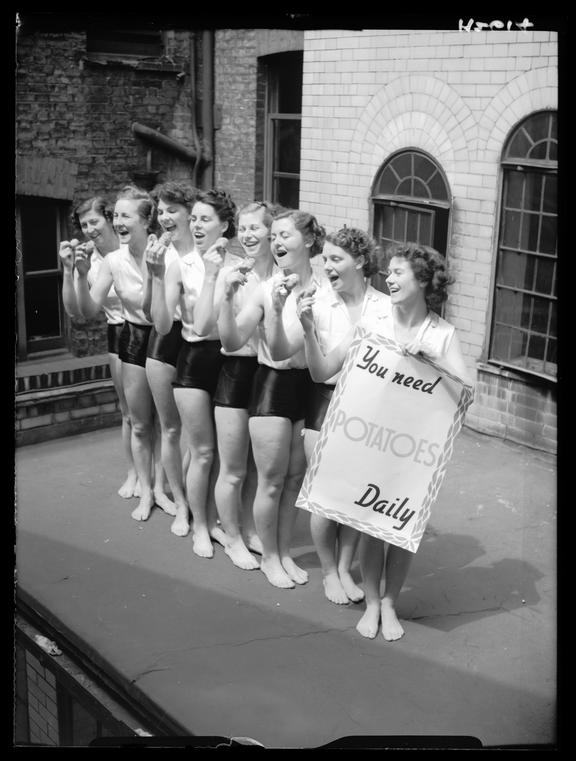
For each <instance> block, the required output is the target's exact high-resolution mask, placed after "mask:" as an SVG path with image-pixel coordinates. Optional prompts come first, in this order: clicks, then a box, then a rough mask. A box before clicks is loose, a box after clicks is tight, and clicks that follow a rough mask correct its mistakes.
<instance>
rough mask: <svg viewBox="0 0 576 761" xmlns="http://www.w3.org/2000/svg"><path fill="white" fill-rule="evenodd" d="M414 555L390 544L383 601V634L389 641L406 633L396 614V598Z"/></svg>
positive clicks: (387, 553)
mask: <svg viewBox="0 0 576 761" xmlns="http://www.w3.org/2000/svg"><path fill="white" fill-rule="evenodd" d="M413 556H414V553H413V552H410V551H409V550H405V549H403V548H402V547H397V546H396V545H394V544H389V545H388V550H387V552H386V570H385V571H384V597H383V598H382V602H381V615H382V636H383V637H384V639H385V640H387V641H388V642H393V641H394V640H396V639H400V637H402V635H403V634H404V629H403V627H402V624H401V623H400V621H399V620H398V616H397V615H396V600H397V599H398V595H399V594H400V590H401V589H402V587H403V586H404V582H405V581H406V576H407V575H408V571H409V569H410V564H411V562H412V558H413Z"/></svg>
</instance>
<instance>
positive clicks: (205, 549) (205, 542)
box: [192, 528, 214, 558]
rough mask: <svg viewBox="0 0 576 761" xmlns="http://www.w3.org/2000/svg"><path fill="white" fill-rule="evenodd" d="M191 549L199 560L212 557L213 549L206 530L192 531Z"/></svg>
mask: <svg viewBox="0 0 576 761" xmlns="http://www.w3.org/2000/svg"><path fill="white" fill-rule="evenodd" d="M192 549H193V550H194V552H195V553H196V555H198V557H201V558H211V557H214V547H213V546H212V542H211V540H210V534H209V533H208V530H207V529H206V528H204V529H201V530H198V529H194V537H193V539H192Z"/></svg>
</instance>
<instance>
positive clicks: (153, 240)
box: [144, 232, 172, 278]
mask: <svg viewBox="0 0 576 761" xmlns="http://www.w3.org/2000/svg"><path fill="white" fill-rule="evenodd" d="M171 239H172V235H171V234H170V233H168V232H163V233H162V235H161V236H160V238H157V237H156V236H155V235H154V234H153V233H152V234H150V235H149V236H148V243H147V244H146V250H145V251H144V256H145V257H146V266H147V267H148V272H150V274H151V275H153V276H154V277H158V278H163V277H164V274H165V272H166V262H165V256H166V247H167V246H168V244H169V243H170V240H171Z"/></svg>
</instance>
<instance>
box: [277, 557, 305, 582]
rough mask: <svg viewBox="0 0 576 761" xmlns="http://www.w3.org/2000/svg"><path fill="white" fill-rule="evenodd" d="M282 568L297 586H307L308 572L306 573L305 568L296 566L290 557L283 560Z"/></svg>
mask: <svg viewBox="0 0 576 761" xmlns="http://www.w3.org/2000/svg"><path fill="white" fill-rule="evenodd" d="M282 566H283V567H284V570H285V571H286V573H287V574H288V576H290V578H291V579H292V581H295V582H296V584H306V582H307V581H308V571H305V570H304V569H303V568H300V566H298V565H296V563H295V562H294V561H293V560H292V558H291V557H290V556H289V555H287V556H286V557H283V558H282Z"/></svg>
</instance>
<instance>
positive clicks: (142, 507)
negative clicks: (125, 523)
mask: <svg viewBox="0 0 576 761" xmlns="http://www.w3.org/2000/svg"><path fill="white" fill-rule="evenodd" d="M153 507H154V496H153V494H152V492H149V493H148V495H143V496H142V497H141V498H140V502H139V503H138V507H137V508H136V509H135V510H133V511H132V513H131V515H132V518H134V520H135V521H147V520H148V518H149V517H150V512H151V510H152V508H153Z"/></svg>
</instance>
